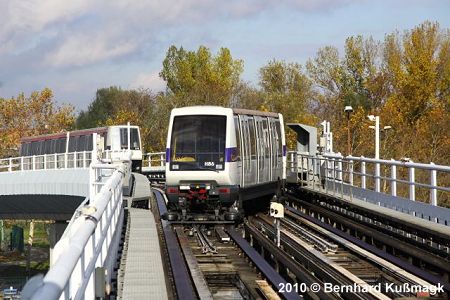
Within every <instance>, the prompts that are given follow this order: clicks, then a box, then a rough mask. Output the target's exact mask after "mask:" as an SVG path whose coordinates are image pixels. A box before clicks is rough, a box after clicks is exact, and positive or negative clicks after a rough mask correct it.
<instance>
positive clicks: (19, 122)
mask: <svg viewBox="0 0 450 300" xmlns="http://www.w3.org/2000/svg"><path fill="white" fill-rule="evenodd" d="M73 111H74V109H73V107H72V106H69V105H63V106H60V107H57V106H56V105H55V103H54V100H53V92H52V90H50V89H48V88H46V89H44V90H42V91H40V92H39V91H36V92H33V93H31V95H30V96H29V97H25V95H24V94H23V93H22V94H19V96H17V97H16V98H10V99H3V98H0V124H1V127H0V155H1V156H5V155H8V156H14V155H17V154H18V147H19V145H20V139H21V138H22V137H26V136H34V135H41V134H48V133H54V132H59V131H62V130H68V129H70V128H71V127H72V126H73V124H74V122H75V117H74V115H73Z"/></svg>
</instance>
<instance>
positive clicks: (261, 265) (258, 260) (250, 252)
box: [227, 224, 334, 300]
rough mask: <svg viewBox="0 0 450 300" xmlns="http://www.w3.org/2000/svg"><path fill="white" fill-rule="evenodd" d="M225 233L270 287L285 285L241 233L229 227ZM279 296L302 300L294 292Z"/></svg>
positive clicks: (281, 278) (282, 279) (291, 299)
mask: <svg viewBox="0 0 450 300" xmlns="http://www.w3.org/2000/svg"><path fill="white" fill-rule="evenodd" d="M246 227H248V224H246ZM248 228H249V227H248ZM227 232H228V234H229V235H230V237H231V238H232V239H233V241H234V242H235V243H236V244H237V245H238V246H239V248H240V249H241V250H242V251H243V252H244V253H245V255H246V256H247V257H248V258H249V259H250V260H251V261H252V262H253V263H254V264H255V266H256V267H257V268H258V269H259V270H260V271H261V273H263V274H264V276H265V277H266V278H267V280H268V281H269V282H270V284H272V286H274V287H276V288H278V287H280V285H281V284H284V285H285V284H286V283H287V281H286V280H285V279H284V278H283V277H281V275H280V274H278V273H277V272H276V271H275V270H274V269H273V268H272V266H271V265H270V264H269V263H268V262H267V261H266V260H265V259H264V258H263V257H262V256H261V255H260V254H259V253H258V252H256V250H255V249H253V247H252V246H250V244H249V243H248V242H247V241H246V240H245V239H244V238H243V237H242V233H241V232H239V231H237V230H236V229H234V228H232V227H231V226H230V227H228V228H227ZM255 234H256V232H255ZM290 270H295V267H293V269H291V268H290ZM320 295H322V296H324V298H321V299H334V298H332V297H330V296H328V294H326V293H321V294H320ZM281 296H282V297H283V298H284V299H286V300H294V299H302V297H301V296H300V295H298V294H297V293H295V292H294V291H291V292H286V293H283V294H282V295H281Z"/></svg>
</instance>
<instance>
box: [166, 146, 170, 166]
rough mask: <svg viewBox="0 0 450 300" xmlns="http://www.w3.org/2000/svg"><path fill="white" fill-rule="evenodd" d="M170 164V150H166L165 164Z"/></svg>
mask: <svg viewBox="0 0 450 300" xmlns="http://www.w3.org/2000/svg"><path fill="white" fill-rule="evenodd" d="M168 162H170V148H166V163H168Z"/></svg>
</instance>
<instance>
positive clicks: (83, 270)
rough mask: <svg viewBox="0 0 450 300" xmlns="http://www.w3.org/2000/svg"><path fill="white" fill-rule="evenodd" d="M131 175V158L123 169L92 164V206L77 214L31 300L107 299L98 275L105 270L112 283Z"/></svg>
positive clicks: (33, 289) (31, 290)
mask: <svg viewBox="0 0 450 300" xmlns="http://www.w3.org/2000/svg"><path fill="white" fill-rule="evenodd" d="M130 169H131V153H128V157H127V160H126V161H124V162H122V163H120V164H119V165H117V164H99V163H96V162H94V163H92V164H91V166H90V200H89V204H87V203H85V205H84V206H82V207H81V208H79V209H78V210H77V212H75V215H74V217H73V218H72V220H71V221H70V223H69V225H68V227H67V229H66V231H65V232H64V235H63V236H62V238H61V239H60V240H59V241H58V243H57V244H56V245H55V247H54V250H53V256H52V262H51V267H50V270H49V271H48V273H47V274H46V275H45V277H44V278H43V280H42V281H41V282H39V283H37V284H36V283H34V284H30V285H29V288H28V289H27V287H25V289H24V293H26V294H27V295H31V296H29V297H27V298H29V299H94V298H96V297H103V296H102V295H103V293H104V291H98V289H96V282H95V280H96V279H95V278H96V272H98V268H99V267H101V268H102V269H100V270H101V271H103V272H104V270H106V272H104V273H103V274H104V276H103V275H102V276H100V277H103V279H101V280H104V281H105V282H110V279H111V278H110V276H111V274H112V268H113V263H114V259H115V254H116V253H117V247H118V244H119V239H120V230H121V227H122V223H123V207H122V201H123V198H122V196H123V195H122V185H123V179H124V178H125V177H126V174H129V172H131V171H130ZM103 268H104V269H103ZM96 269H97V270H96ZM97 275H98V274H97ZM37 280H39V279H37ZM27 285H28V284H27ZM100 286H101V284H100Z"/></svg>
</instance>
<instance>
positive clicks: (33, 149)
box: [30, 142, 39, 155]
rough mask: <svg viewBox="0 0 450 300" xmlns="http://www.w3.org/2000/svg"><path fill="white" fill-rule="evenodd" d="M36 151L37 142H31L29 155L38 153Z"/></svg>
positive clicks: (37, 149)
mask: <svg viewBox="0 0 450 300" xmlns="http://www.w3.org/2000/svg"><path fill="white" fill-rule="evenodd" d="M38 151H39V148H38V142H31V151H30V154H31V155H38Z"/></svg>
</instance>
